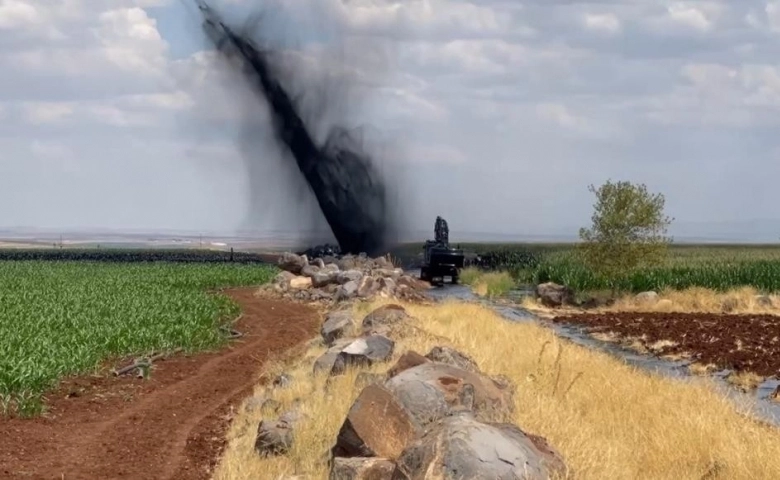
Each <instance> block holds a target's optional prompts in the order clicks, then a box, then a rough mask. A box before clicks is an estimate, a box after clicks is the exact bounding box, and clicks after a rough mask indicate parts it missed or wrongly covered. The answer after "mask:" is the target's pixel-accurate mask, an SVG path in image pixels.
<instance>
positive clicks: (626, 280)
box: [395, 243, 780, 292]
mask: <svg viewBox="0 0 780 480" xmlns="http://www.w3.org/2000/svg"><path fill="white" fill-rule="evenodd" d="M460 246H461V248H463V249H464V250H465V251H466V252H467V253H478V254H483V255H484V254H493V258H492V262H491V264H490V265H489V269H491V270H503V271H507V272H509V273H510V274H512V276H513V277H514V278H515V279H516V280H517V281H518V283H520V284H536V283H541V282H545V281H553V282H556V283H561V284H566V285H569V286H570V287H572V288H574V289H575V290H577V291H597V290H609V289H610V283H609V281H608V280H607V279H606V278H601V277H599V276H597V275H594V274H593V272H592V271H590V270H589V269H587V268H586V267H585V266H583V264H582V262H581V261H580V260H579V259H578V258H577V255H576V253H575V251H574V245H573V244H560V243H559V244H541V243H533V244H519V243H518V244H497V243H496V244H489V243H482V244H478V243H462V244H461V245H460ZM415 250H418V251H419V246H417V245H404V246H403V247H401V248H399V249H398V250H397V252H396V253H395V254H396V255H398V256H399V257H403V256H405V255H416V254H417V253H418V252H415ZM694 286H700V287H706V288H712V289H715V290H726V289H730V288H735V287H740V286H753V287H755V288H757V289H759V290H762V291H767V292H774V291H780V244H770V245H723V244H720V245H686V244H673V245H672V247H671V248H670V251H669V256H668V259H667V260H666V262H665V263H664V264H663V265H661V266H659V267H656V268H648V269H640V270H637V271H635V272H632V273H630V274H627V275H625V276H623V277H622V278H619V279H617V280H616V287H617V290H619V291H624V292H640V291H645V290H662V289H664V288H675V289H683V288H688V287H694Z"/></svg>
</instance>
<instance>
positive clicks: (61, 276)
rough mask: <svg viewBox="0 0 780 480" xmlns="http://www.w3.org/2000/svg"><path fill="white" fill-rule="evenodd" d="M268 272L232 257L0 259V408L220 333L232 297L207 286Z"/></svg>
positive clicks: (259, 280)
mask: <svg viewBox="0 0 780 480" xmlns="http://www.w3.org/2000/svg"><path fill="white" fill-rule="evenodd" d="M274 274H275V271H274V269H273V268H272V267H268V266H262V265H257V264H255V265H240V264H231V263H209V264H202V263H200V264H176V263H168V262H165V263H104V262H70V261H58V262H43V261H0V414H3V413H4V412H5V413H8V412H12V411H15V412H17V413H19V414H34V413H36V412H38V411H40V409H41V407H42V401H41V394H42V393H43V392H45V391H46V390H47V389H48V388H51V387H52V386H54V385H55V383H56V381H57V379H58V378H61V377H62V376H65V375H69V374H77V373H86V372H89V371H91V370H93V369H95V368H96V367H98V366H99V365H100V364H101V362H103V361H104V360H105V359H108V358H118V357H122V356H127V355H136V354H148V353H149V352H151V351H165V350H172V349H175V348H183V349H184V350H185V351H196V350H203V349H209V348H212V347H217V346H219V345H221V344H222V342H224V341H225V339H224V336H223V333H222V332H221V331H220V329H219V326H220V325H221V323H222V322H224V321H225V320H229V319H232V318H234V317H235V316H236V315H237V314H238V306H237V305H235V304H234V303H233V302H232V301H231V300H230V299H228V298H227V297H224V296H221V295H216V294H213V293H209V292H208V290H209V289H213V288H217V287H229V286H250V285H260V284H263V283H266V282H268V281H269V280H270V279H271V278H272V276H273V275H274Z"/></svg>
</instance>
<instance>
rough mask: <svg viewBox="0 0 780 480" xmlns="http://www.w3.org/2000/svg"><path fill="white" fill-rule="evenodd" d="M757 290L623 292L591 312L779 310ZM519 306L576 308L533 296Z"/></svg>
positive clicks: (542, 311)
mask: <svg viewBox="0 0 780 480" xmlns="http://www.w3.org/2000/svg"><path fill="white" fill-rule="evenodd" d="M759 297H760V294H759V292H758V290H756V289H754V288H752V287H742V288H738V289H734V290H730V291H728V292H716V291H714V290H710V289H706V288H701V287H694V288H688V289H685V290H671V289H670V290H664V291H661V292H659V293H658V301H656V302H647V301H641V300H638V299H637V298H636V296H635V295H625V296H623V297H622V298H620V299H618V300H617V301H616V302H615V303H614V304H613V305H611V306H609V307H603V308H598V309H595V310H591V311H595V312H702V313H768V314H780V298H778V297H777V296H775V295H772V296H769V299H770V300H771V304H769V305H765V304H762V303H761V302H759V300H758V299H759ZM523 307H525V308H527V309H529V310H531V311H534V312H538V313H540V314H542V315H544V316H549V315H551V314H559V313H560V314H563V313H576V312H580V311H581V310H579V309H576V308H563V309H555V310H551V309H549V308H546V307H543V306H542V305H540V304H539V303H538V302H537V301H536V300H535V299H533V298H530V297H526V298H524V299H523Z"/></svg>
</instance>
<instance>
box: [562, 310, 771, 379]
mask: <svg viewBox="0 0 780 480" xmlns="http://www.w3.org/2000/svg"><path fill="white" fill-rule="evenodd" d="M551 321H552V322H554V323H560V324H569V325H580V326H583V327H585V330H586V332H588V333H600V334H615V335H616V336H617V339H618V340H630V341H637V342H639V343H640V344H641V345H642V346H643V347H645V348H646V349H647V350H649V351H652V352H654V353H656V354H659V355H679V356H685V357H689V358H691V359H692V360H694V361H696V362H699V363H702V364H712V365H715V366H716V367H719V368H721V369H730V370H734V371H737V372H752V373H755V374H758V375H761V376H763V377H772V376H780V317H777V316H774V315H727V314H708V313H658V312H653V313H641V312H618V313H586V314H576V315H567V316H558V317H555V318H553V319H552V320H551Z"/></svg>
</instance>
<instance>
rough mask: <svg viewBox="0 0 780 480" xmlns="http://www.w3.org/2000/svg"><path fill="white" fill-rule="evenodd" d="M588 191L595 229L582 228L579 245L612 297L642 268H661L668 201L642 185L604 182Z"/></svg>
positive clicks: (583, 255)
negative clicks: (592, 197)
mask: <svg viewBox="0 0 780 480" xmlns="http://www.w3.org/2000/svg"><path fill="white" fill-rule="evenodd" d="M589 190H590V191H591V192H592V193H593V194H595V195H596V203H595V204H594V205H593V216H592V217H591V221H592V225H591V227H590V228H581V229H580V240H581V241H582V242H581V243H579V244H578V245H577V247H578V250H579V253H580V256H581V259H582V262H583V263H584V265H585V266H587V267H588V269H589V270H590V271H592V272H593V273H594V274H595V275H597V276H598V277H600V278H604V279H607V281H608V282H609V283H610V285H609V286H610V289H611V290H612V292H613V294H614V292H615V291H616V290H617V284H616V282H618V281H620V280H621V279H623V278H625V277H627V276H630V275H632V274H633V273H635V272H636V271H637V269H639V268H652V267H657V266H658V265H659V264H660V263H661V262H662V261H663V259H664V258H665V257H666V254H667V252H668V246H669V245H670V244H671V239H670V238H668V237H666V229H667V227H668V225H669V224H670V223H671V219H670V218H668V217H666V216H665V215H664V204H665V199H664V196H663V195H662V194H660V193H656V194H651V193H650V192H648V191H647V187H646V186H645V185H643V184H639V185H634V184H632V183H630V182H616V183H613V182H611V181H608V182H606V183H605V184H604V185H602V186H601V187H599V188H598V189H596V188H595V187H594V186H592V185H591V186H590V187H589Z"/></svg>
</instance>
